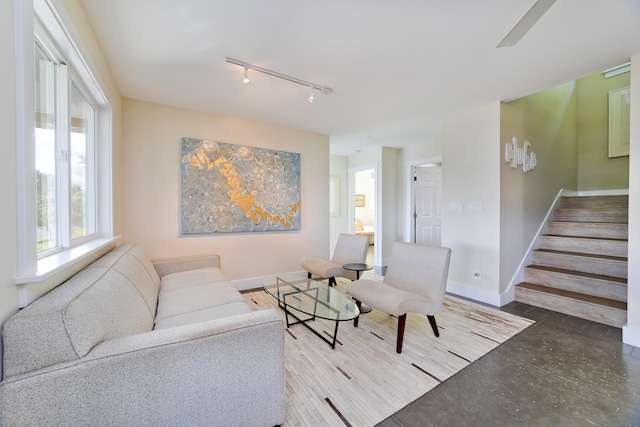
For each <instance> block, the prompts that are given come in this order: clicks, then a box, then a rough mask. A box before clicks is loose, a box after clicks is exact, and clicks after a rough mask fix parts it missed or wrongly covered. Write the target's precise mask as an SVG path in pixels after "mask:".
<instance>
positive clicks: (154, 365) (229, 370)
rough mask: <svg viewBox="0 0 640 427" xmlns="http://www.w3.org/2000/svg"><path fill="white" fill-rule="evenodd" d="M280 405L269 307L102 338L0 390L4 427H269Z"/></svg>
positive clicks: (281, 378) (277, 320)
mask: <svg viewBox="0 0 640 427" xmlns="http://www.w3.org/2000/svg"><path fill="white" fill-rule="evenodd" d="M284 405H285V368H284V324H283V321H282V318H281V317H280V316H279V315H278V314H277V313H276V312H275V311H274V310H261V311H255V312H252V313H247V314H243V315H238V316H233V317H230V318H224V319H217V320H212V321H208V322H202V323H196V324H191V325H185V326H181V327H177V328H171V329H165V330H159V331H151V332H148V333H144V334H140V335H136V336H130V337H126V338H123V339H118V340H111V341H106V342H104V343H102V344H100V345H98V346H96V347H95V348H94V349H93V350H91V352H90V353H89V354H88V355H87V356H86V357H84V358H82V359H79V360H78V361H76V362H69V363H65V364H61V365H56V366H52V367H50V368H47V369H42V370H39V371H35V372H32V373H29V374H23V375H19V376H15V377H10V378H7V379H5V381H3V382H2V383H0V425H45V424H50V425H52V424H56V425H58V424H63V425H71V424H75V425H128V424H131V423H132V422H135V423H136V424H140V425H181V424H184V423H185V422H187V421H188V423H190V424H193V425H243V426H273V425H278V424H282V423H283V422H284Z"/></svg>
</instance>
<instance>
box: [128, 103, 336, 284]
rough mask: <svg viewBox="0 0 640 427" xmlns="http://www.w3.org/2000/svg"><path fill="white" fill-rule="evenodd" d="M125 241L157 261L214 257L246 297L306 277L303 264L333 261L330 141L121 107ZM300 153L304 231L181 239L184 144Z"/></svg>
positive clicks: (143, 106)
mask: <svg viewBox="0 0 640 427" xmlns="http://www.w3.org/2000/svg"><path fill="white" fill-rule="evenodd" d="M123 118H124V122H123V139H124V150H123V170H122V179H123V182H124V183H125V185H124V188H123V233H122V234H123V239H124V241H128V242H136V243H139V244H140V245H141V246H142V248H143V249H144V251H145V253H146V254H147V255H148V256H149V257H151V258H163V257H171V256H178V255H194V254H207V253H216V254H219V255H220V256H221V263H222V270H223V271H224V272H225V274H226V275H227V276H228V277H229V279H230V280H231V281H234V282H235V284H236V286H238V287H239V288H241V289H245V288H247V287H254V286H259V285H260V284H261V277H262V276H264V275H265V274H272V273H282V272H292V271H300V270H301V267H300V261H301V258H302V257H303V256H307V257H309V256H322V257H327V256H328V255H329V215H328V212H329V207H328V205H329V185H328V182H329V137H327V136H325V135H319V134H314V133H308V132H300V131H295V130H291V129H286V128H282V127H278V126H272V125H266V124H261V123H255V122H249V121H245V120H239V119H233V118H228V117H221V116H216V115H212V114H206V113H201V112H196V111H189V110H183V109H179V108H173V107H168V106H163V105H158V104H151V103H147V102H142V101H136V100H132V99H125V100H124V101H123ZM182 137H190V138H202V139H209V140H213V141H219V142H225V143H229V144H238V145H248V146H252V147H262V148H269V149H277V150H285V151H291V152H296V153H300V169H301V185H302V190H301V192H302V194H301V199H302V200H301V202H302V205H301V214H302V217H301V230H300V231H290V232H277V233H276V232H256V233H233V234H227V233H225V234H216V235H210V236H190V237H181V236H180V235H179V212H180V203H179V200H180V180H181V178H180V176H181V175H180V174H181V157H180V156H181V151H180V150H181V145H180V144H181V142H180V141H181V138H182Z"/></svg>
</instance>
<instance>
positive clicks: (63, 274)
mask: <svg viewBox="0 0 640 427" xmlns="http://www.w3.org/2000/svg"><path fill="white" fill-rule="evenodd" d="M58 9H59V10H58ZM60 11H61V12H62V13H60ZM14 22H15V24H16V32H15V35H16V37H15V52H16V61H15V62H16V73H15V76H16V77H15V78H16V123H17V125H18V132H17V140H16V160H17V168H16V172H17V195H18V200H17V202H18V203H17V205H18V208H17V212H16V213H17V218H16V219H17V233H18V248H17V249H18V266H17V277H16V278H15V283H16V285H17V286H18V306H19V307H24V306H26V305H27V304H29V303H30V302H32V301H33V300H35V299H36V298H38V297H39V296H41V295H43V294H44V293H46V292H48V291H49V290H51V289H53V288H54V287H56V286H57V285H59V284H60V283H62V282H63V281H64V280H66V279H67V278H69V277H70V276H72V275H73V274H75V273H76V272H77V271H79V270H80V269H81V268H83V267H84V266H86V265H88V264H89V263H90V262H92V261H93V260H95V259H97V258H98V257H99V256H101V255H102V254H104V253H106V252H107V251H108V250H110V249H111V248H113V247H114V246H115V244H116V243H117V240H118V238H117V237H115V236H114V235H113V190H112V135H113V133H112V127H113V119H112V108H111V105H110V102H109V100H108V98H107V96H106V94H105V91H104V89H103V88H102V85H101V84H100V81H99V80H98V79H97V78H96V77H95V76H97V75H99V74H98V73H96V72H95V71H94V68H93V67H92V66H91V65H90V64H91V63H90V62H88V61H87V60H86V59H91V58H90V56H89V55H87V54H86V52H87V50H86V49H85V47H84V45H83V44H82V40H81V39H79V38H78V36H77V31H75V28H74V27H73V23H72V22H71V21H70V19H69V17H68V15H66V13H65V11H64V7H63V5H62V3H61V2H60V1H59V0H33V2H30V1H26V2H25V1H19V0H16V1H14ZM65 23H67V24H65ZM72 35H75V36H76V37H75V38H74V37H72ZM36 39H37V40H38V43H39V45H40V46H41V47H42V48H43V50H44V51H45V52H47V54H49V55H51V57H52V58H53V59H54V60H55V61H59V62H60V63H64V64H66V67H65V68H66V69H67V71H68V73H67V74H68V75H67V77H66V85H67V89H68V92H67V94H70V90H71V88H72V84H75V85H76V87H77V88H78V90H79V92H80V93H82V94H83V97H84V99H85V100H86V101H88V102H89V104H90V105H91V106H92V107H93V108H94V112H95V123H94V130H93V131H94V134H95V141H94V144H95V147H94V156H95V158H94V168H95V170H94V174H95V177H94V182H95V205H96V206H95V232H93V233H91V234H88V235H87V236H82V237H80V238H76V239H72V238H71V231H70V228H71V222H70V221H71V217H70V215H71V205H70V204H68V205H67V206H66V207H65V209H66V210H67V213H68V216H67V218H68V221H66V220H65V222H68V224H66V228H67V232H66V233H65V234H66V235H67V236H66V237H63V236H62V235H61V236H60V238H61V240H64V239H66V242H65V241H63V242H58V243H62V244H63V245H62V247H59V248H58V249H56V250H51V251H43V252H42V253H41V254H40V255H39V254H38V248H37V237H36V236H37V214H36V191H37V189H36V170H35V114H34V112H35V87H34V86H35V84H34V82H35V74H34V73H35V71H34V68H35V46H36V45H35V43H36ZM72 81H73V83H72ZM68 116H69V114H67V117H68ZM70 125H71V124H70V123H67V124H66V126H67V128H68V132H69V138H70V131H71V127H70ZM66 167H67V168H68V169H69V171H70V165H69V162H67V165H66ZM66 182H68V186H69V189H68V190H67V192H70V185H71V179H70V177H67V180H66ZM66 200H68V201H69V202H70V196H69V195H67V197H66Z"/></svg>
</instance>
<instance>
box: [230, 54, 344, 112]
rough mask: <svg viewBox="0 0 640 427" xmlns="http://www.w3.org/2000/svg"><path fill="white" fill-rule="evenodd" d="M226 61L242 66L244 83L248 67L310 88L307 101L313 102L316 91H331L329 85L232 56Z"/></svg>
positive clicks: (327, 93)
mask: <svg viewBox="0 0 640 427" xmlns="http://www.w3.org/2000/svg"><path fill="white" fill-rule="evenodd" d="M226 61H227V62H228V63H230V64H234V65H239V66H241V67H243V68H244V79H243V80H242V82H243V83H244V84H248V83H250V81H249V78H248V77H247V72H248V70H249V69H251V70H254V71H258V72H260V73H263V74H268V75H270V76H273V77H278V78H280V79H283V80H287V81H290V82H292V83H297V84H299V85H302V86H306V87H308V88H311V96H309V102H313V99H314V97H315V94H316V93H324V94H325V95H329V94H330V93H332V92H333V89H331V88H330V87H326V86H321V85H318V84H315V83H310V82H307V81H304V80H300V79H297V78H295V77H291V76H287V75H285V74H281V73H278V72H276V71H271V70H267V69H266V68H262V67H258V66H257V65H251V64H249V63H247V62H243V61H238V60H237V59H233V58H229V57H227V58H226Z"/></svg>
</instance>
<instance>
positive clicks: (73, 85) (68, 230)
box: [34, 36, 96, 256]
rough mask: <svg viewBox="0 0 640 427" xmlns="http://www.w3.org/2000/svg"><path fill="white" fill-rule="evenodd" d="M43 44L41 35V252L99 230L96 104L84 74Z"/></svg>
mask: <svg viewBox="0 0 640 427" xmlns="http://www.w3.org/2000/svg"><path fill="white" fill-rule="evenodd" d="M43 44H45V43H43V42H42V41H40V40H39V37H38V36H36V45H35V64H34V65H35V67H34V68H35V73H34V74H35V94H36V99H35V157H36V158H35V163H36V209H37V213H36V215H37V219H38V222H37V233H36V239H37V248H38V254H40V256H43V255H45V256H46V255H47V254H48V253H50V252H51V251H55V250H60V249H64V248H69V247H73V246H74V245H76V244H78V243H81V242H83V241H86V240H87V239H88V238H90V236H91V235H92V234H94V233H95V232H96V185H95V182H96V177H95V152H96V150H95V142H96V109H95V108H94V107H93V104H94V103H93V102H92V101H91V98H90V97H89V96H88V95H87V94H86V93H85V91H83V90H82V88H81V86H80V82H79V80H78V79H77V78H75V77H74V76H73V73H72V72H68V70H67V66H66V65H65V64H64V63H62V62H60V61H56V60H55V59H54V58H53V55H52V54H49V53H47V52H46V51H45V48H44V47H43ZM52 50H53V49H52Z"/></svg>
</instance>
